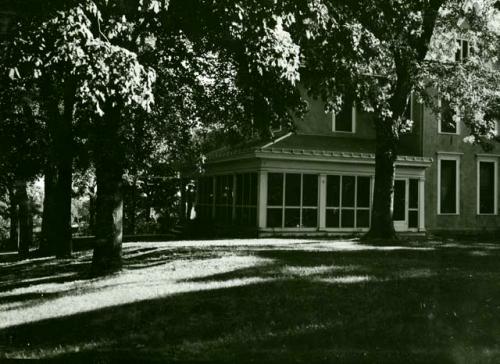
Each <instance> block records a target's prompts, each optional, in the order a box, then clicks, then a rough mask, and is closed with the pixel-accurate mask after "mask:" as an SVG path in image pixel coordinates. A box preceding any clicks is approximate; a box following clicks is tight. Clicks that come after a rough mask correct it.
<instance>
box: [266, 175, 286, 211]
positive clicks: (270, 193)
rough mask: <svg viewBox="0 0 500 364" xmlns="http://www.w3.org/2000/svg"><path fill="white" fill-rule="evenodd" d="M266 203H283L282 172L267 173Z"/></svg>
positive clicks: (278, 204)
mask: <svg viewBox="0 0 500 364" xmlns="http://www.w3.org/2000/svg"><path fill="white" fill-rule="evenodd" d="M267 205H268V206H282V205H283V174H282V173H269V175H268V178H267Z"/></svg>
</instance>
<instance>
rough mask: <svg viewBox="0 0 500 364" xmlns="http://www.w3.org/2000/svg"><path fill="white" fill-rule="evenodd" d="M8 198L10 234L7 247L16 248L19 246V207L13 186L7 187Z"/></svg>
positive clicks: (9, 248)
mask: <svg viewBox="0 0 500 364" xmlns="http://www.w3.org/2000/svg"><path fill="white" fill-rule="evenodd" d="M9 200H10V206H9V218H10V235H9V242H8V245H7V249H8V250H17V249H18V246H19V209H18V204H17V200H16V190H15V188H14V187H11V188H9Z"/></svg>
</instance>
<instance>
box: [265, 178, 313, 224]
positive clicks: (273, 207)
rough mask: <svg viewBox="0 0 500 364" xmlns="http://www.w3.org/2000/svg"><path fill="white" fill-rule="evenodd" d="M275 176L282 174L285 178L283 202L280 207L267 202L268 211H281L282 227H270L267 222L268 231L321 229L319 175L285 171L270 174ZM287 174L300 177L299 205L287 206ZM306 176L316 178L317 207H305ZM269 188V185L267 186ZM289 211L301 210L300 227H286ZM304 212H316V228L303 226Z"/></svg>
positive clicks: (283, 181)
mask: <svg viewBox="0 0 500 364" xmlns="http://www.w3.org/2000/svg"><path fill="white" fill-rule="evenodd" d="M269 173H273V174H281V175H282V176H283V180H282V191H283V195H282V200H281V204H280V205H268V204H267V201H266V211H269V210H270V209H271V210H281V225H280V226H277V227H276V226H275V227H270V226H269V225H268V222H267V221H266V229H282V230H292V231H315V230H317V229H318V228H319V209H320V201H319V193H320V178H319V177H320V176H319V174H317V173H308V172H296V171H283V172H281V171H280V172H269ZM287 174H298V175H299V176H300V196H299V198H300V201H299V205H287V204H286V183H287V177H286V175H287ZM304 175H313V176H315V177H316V183H317V190H316V199H317V200H316V201H317V203H316V206H309V205H304V201H303V198H304ZM267 188H269V185H268V186H267ZM287 209H288V210H293V209H298V210H299V221H300V225H299V226H298V227H297V226H286V225H285V220H286V211H287ZM304 210H316V226H315V227H311V226H304V225H303V212H304Z"/></svg>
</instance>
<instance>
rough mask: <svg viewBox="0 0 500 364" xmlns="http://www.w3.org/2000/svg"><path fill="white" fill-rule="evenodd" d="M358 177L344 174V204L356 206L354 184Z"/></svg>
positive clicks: (345, 205)
mask: <svg viewBox="0 0 500 364" xmlns="http://www.w3.org/2000/svg"><path fill="white" fill-rule="evenodd" d="M355 181H356V177H354V176H342V206H343V207H354V185H355Z"/></svg>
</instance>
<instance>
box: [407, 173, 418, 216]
mask: <svg viewBox="0 0 500 364" xmlns="http://www.w3.org/2000/svg"><path fill="white" fill-rule="evenodd" d="M409 198H410V200H409V201H408V204H409V205H408V207H409V208H410V209H417V208H418V179H411V180H410V197H409Z"/></svg>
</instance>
